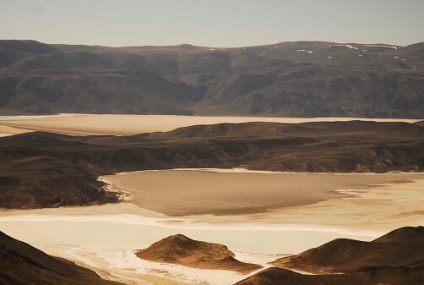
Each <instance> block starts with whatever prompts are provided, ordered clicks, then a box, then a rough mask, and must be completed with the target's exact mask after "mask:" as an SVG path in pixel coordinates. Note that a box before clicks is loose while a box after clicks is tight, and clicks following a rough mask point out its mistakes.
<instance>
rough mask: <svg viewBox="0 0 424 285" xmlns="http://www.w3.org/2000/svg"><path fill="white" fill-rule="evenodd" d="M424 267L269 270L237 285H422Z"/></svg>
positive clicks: (275, 268)
mask: <svg viewBox="0 0 424 285" xmlns="http://www.w3.org/2000/svg"><path fill="white" fill-rule="evenodd" d="M423 280H424V268H423V267H421V268H413V269H410V268H392V267H382V268H364V269H362V270H360V271H356V272H352V273H344V274H327V275H305V274H300V273H296V272H293V271H290V270H287V269H283V268H277V267H272V268H268V269H265V270H263V271H260V272H259V273H256V274H255V275H252V276H250V277H248V278H246V279H244V280H242V281H240V282H238V283H236V285H359V284H360V285H376V284H390V285H421V284H422V281H423Z"/></svg>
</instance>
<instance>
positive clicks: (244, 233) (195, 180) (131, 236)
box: [0, 169, 424, 284]
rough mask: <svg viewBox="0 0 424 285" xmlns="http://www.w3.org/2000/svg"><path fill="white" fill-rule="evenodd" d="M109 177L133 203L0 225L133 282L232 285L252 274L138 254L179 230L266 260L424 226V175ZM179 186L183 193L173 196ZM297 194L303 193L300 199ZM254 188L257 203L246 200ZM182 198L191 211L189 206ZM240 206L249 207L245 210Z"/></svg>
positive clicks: (43, 212)
mask: <svg viewBox="0 0 424 285" xmlns="http://www.w3.org/2000/svg"><path fill="white" fill-rule="evenodd" d="M101 179H102V180H103V181H106V182H109V183H110V184H109V187H111V189H113V190H119V191H123V192H125V193H124V194H125V195H124V198H125V200H124V201H123V202H121V203H118V204H108V205H103V206H90V207H69V208H55V209H38V210H7V211H2V212H0V228H1V230H2V231H4V232H6V233H8V234H10V235H11V236H13V237H15V238H18V239H20V240H23V241H25V242H28V243H31V244H33V245H35V246H37V247H39V248H40V249H42V250H45V251H46V252H47V253H50V254H54V255H58V256H61V257H64V258H68V259H72V260H75V261H77V262H78V263H79V264H81V265H85V266H88V267H90V268H92V269H94V270H96V271H97V272H98V273H99V274H101V275H102V276H103V277H105V278H109V279H113V280H124V281H125V282H127V283H128V284H233V283H234V282H236V281H238V280H241V279H243V278H245V277H246V275H241V274H239V273H234V272H229V271H211V270H201V269H193V268H186V267H182V266H178V265H166V264H161V263H156V262H147V261H143V260H140V259H138V258H136V257H135V255H134V254H133V251H134V250H136V249H140V248H146V247H147V246H149V245H150V244H151V243H153V242H155V241H157V240H159V239H162V238H164V237H166V236H169V235H172V234H176V233H181V234H184V235H187V236H189V237H191V238H195V239H198V240H204V241H210V242H218V243H222V244H225V245H227V246H228V247H229V248H230V249H231V250H233V251H235V252H236V254H237V258H238V259H239V260H241V261H245V262H253V263H258V264H262V265H265V266H267V265H266V263H267V262H269V261H272V260H275V259H276V257H279V256H281V255H284V254H295V253H299V252H301V251H303V250H305V249H308V248H311V247H315V246H318V245H320V244H322V243H325V242H328V241H330V240H332V239H334V238H340V237H345V238H354V239H360V240H368V241H369V240H372V239H374V238H375V237H378V236H380V235H381V234H383V233H385V232H387V231H389V230H392V229H394V228H397V227H401V226H405V225H409V226H414V225H422V224H424V213H423V211H422V204H423V202H424V201H423V198H422V195H420V191H422V189H423V187H424V174H419V173H386V174H308V173H297V174H294V173H272V172H261V171H258V172H256V171H245V170H237V169H236V170H217V169H206V170H205V169H198V170H193V169H191V170H187V169H185V170H168V171H144V172H135V173H125V174H118V175H113V176H104V177H101ZM253 181H256V183H253ZM236 182H237V183H236ZM221 186H225V187H226V188H225V189H224V190H223V189H220V187H221ZM299 187H300V188H299ZM296 188H299V191H296V190H295V189H296ZM172 191H178V192H179V193H184V194H180V195H171V194H172ZM292 191H295V193H296V194H298V195H295V196H297V197H296V199H298V200H295V201H294V202H293V200H292V199H293V194H289V193H290V192H291V193H293V192H292ZM259 193H260V194H261V195H259ZM264 193H266V194H265V195H264ZM174 194H175V193H174ZM213 194H215V195H213ZM247 194H248V196H249V197H255V199H250V200H249V199H247V196H244V195H247ZM212 196H215V197H218V200H217V201H214V200H211V197H212ZM169 197H172V199H170V198H169ZM261 197H262V198H261ZM274 200H278V201H279V203H277V204H274V203H273V201H274ZM161 201H162V202H163V204H161ZM222 201H225V202H226V203H222ZM241 201H242V202H241ZM299 201H300V202H299ZM178 204H181V205H183V206H184V207H183V208H187V209H190V211H189V212H181V211H180V210H178V207H176V205H178ZM215 205H220V206H219V209H216V206H215ZM240 205H241V206H243V207H244V208H246V206H249V207H248V208H249V209H251V210H249V211H246V209H244V210H242V211H238V210H240ZM376 205H378V207H376ZM243 207H241V208H243ZM146 208H147V209H146ZM199 209H200V210H199ZM206 213H209V214H206ZM214 214H215V215H214ZM216 214H218V215H216Z"/></svg>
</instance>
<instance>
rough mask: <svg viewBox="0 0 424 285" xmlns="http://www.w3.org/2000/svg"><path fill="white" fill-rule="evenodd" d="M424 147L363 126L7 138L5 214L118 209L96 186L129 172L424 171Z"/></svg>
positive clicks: (406, 127)
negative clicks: (105, 177) (101, 207)
mask: <svg viewBox="0 0 424 285" xmlns="http://www.w3.org/2000/svg"><path fill="white" fill-rule="evenodd" d="M423 146H424V128H423V127H420V126H418V125H415V124H408V123H375V122H361V121H351V122H333V123H331V122H329V123H302V124H278V123H244V124H218V125H204V126H192V127H186V128H181V129H177V130H174V131H170V132H165V133H151V134H141V135H135V136H121V137H119V136H80V137H78V136H66V135H58V134H51V133H42V132H34V133H27V134H21V135H16V136H10V137H3V138H0V160H1V161H2V163H1V164H0V207H3V208H39V207H57V206H66V205H89V204H95V203H108V202H116V201H117V200H118V198H117V197H116V195H115V194H114V193H110V192H105V191H104V190H103V183H102V182H99V181H97V180H96V179H97V177H98V176H100V175H106V174H114V173H117V172H123V171H136V170H148V169H172V168H199V167H200V168H201V167H214V168H233V167H242V168H248V169H256V170H275V171H309V172H386V171H395V170H397V171H422V170H423V169H424V147H423Z"/></svg>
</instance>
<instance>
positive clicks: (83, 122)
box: [0, 114, 419, 135]
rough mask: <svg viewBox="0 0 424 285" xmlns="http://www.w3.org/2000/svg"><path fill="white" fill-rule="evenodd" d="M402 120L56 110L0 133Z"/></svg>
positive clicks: (19, 119) (8, 123)
mask: <svg viewBox="0 0 424 285" xmlns="http://www.w3.org/2000/svg"><path fill="white" fill-rule="evenodd" d="M348 120H368V121H381V122H391V121H402V122H409V123H413V122H416V121H419V120H416V119H379V118H375V119H374V118H372V119H370V118H283V117H217V116H176V115H175V116H174V115H112V114H102V115H98V114H59V115H51V116H0V134H3V135H12V134H20V133H25V132H31V131H47V132H54V133H61V134H69V135H134V134H140V133H149V132H165V131H170V130H173V129H176V128H180V127H187V126H192V125H207V124H218V123H244V122H279V123H303V122H320V121H348Z"/></svg>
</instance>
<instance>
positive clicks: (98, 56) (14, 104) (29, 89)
mask: <svg viewBox="0 0 424 285" xmlns="http://www.w3.org/2000/svg"><path fill="white" fill-rule="evenodd" d="M423 89H424V43H417V44H414V45H409V46H405V47H401V46H392V45H384V44H377V45H365V44H357V43H349V44H340V43H332V42H285V43H278V44H273V45H265V46H256V47H242V48H208V47H198V46H191V45H179V46H168V47H123V48H110V47H99V46H70V45H47V44H43V43H39V42H35V41H0V113H1V114H52V113H60V112H62V113H72V112H74V113H135V114H194V113H196V114H215V115H217V114H218V115H223V114H231V115H266V116H268V115H269V116H303V117H311V116H328V117H329V116H336V117H342V116H343V117H418V118H420V117H421V118H422V117H424V95H423V93H422V90H423Z"/></svg>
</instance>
